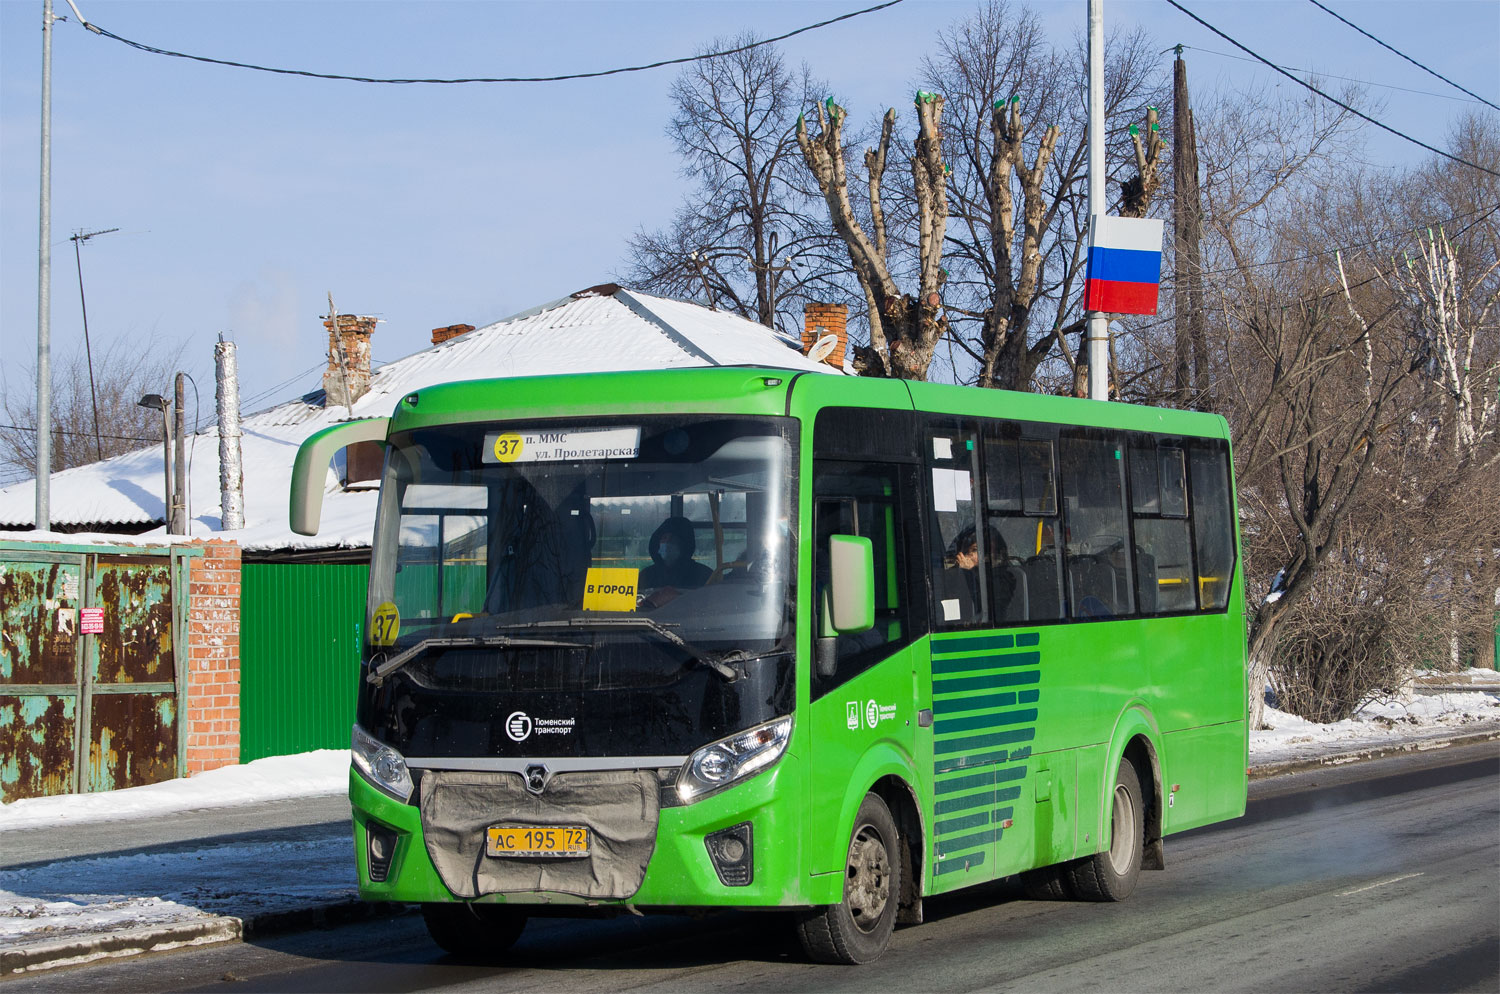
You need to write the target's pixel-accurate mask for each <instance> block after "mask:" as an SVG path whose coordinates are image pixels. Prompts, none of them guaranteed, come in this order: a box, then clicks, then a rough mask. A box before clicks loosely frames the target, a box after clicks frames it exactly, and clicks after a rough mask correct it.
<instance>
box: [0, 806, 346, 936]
mask: <svg viewBox="0 0 1500 994" xmlns="http://www.w3.org/2000/svg"><path fill="white" fill-rule="evenodd" d="M350 849H351V847H350V841H349V836H348V834H347V833H345V832H342V831H341V832H339V833H338V834H337V835H323V836H320V837H317V838H311V839H301V840H297V841H295V842H271V843H256V844H252V845H218V846H215V845H209V846H205V847H204V848H202V849H194V850H188V851H178V852H165V853H151V852H146V853H129V854H124V855H118V856H99V857H96V858H93V859H71V860H63V861H60V862H56V863H47V864H44V865H41V866H28V867H22V868H19V869H10V870H0V948H4V947H5V946H7V945H17V944H20V943H22V942H25V943H28V944H30V943H35V942H53V941H62V940H66V939H69V938H72V937H76V936H79V935H84V934H96V933H100V932H114V931H119V930H123V929H132V928H144V927H150V926H163V925H176V924H182V923H186V922H196V921H203V920H205V919H208V918H212V917H214V916H216V915H233V916H235V917H237V918H244V917H246V916H248V915H255V914H260V913H263V912H274V911H292V910H295V909H297V908H306V907H316V906H319V905H323V904H328V903H333V902H337V901H344V900H353V899H354V897H355V896H356V890H357V881H356V879H355V869H354V860H353V859H352V858H351V855H352V853H351V851H350Z"/></svg>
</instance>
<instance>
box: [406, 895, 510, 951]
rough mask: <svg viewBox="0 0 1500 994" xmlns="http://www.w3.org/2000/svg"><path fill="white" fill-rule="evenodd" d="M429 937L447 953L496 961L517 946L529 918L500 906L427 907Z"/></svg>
mask: <svg viewBox="0 0 1500 994" xmlns="http://www.w3.org/2000/svg"><path fill="white" fill-rule="evenodd" d="M422 921H423V922H424V923H425V924H426V925H427V934H428V935H430V936H432V941H433V942H436V943H437V944H438V945H439V946H441V947H442V948H443V950H444V951H445V952H448V953H452V954H453V955H454V956H459V957H462V958H463V959H472V960H495V959H498V958H499V956H500V954H501V953H503V952H505V951H506V950H507V949H509V948H510V947H511V946H513V945H515V944H516V940H517V939H519V938H520V937H521V930H522V929H524V928H525V927H526V916H525V915H524V914H522V913H521V912H519V911H515V910H513V909H511V908H507V907H505V906H503V905H497V904H424V905H422Z"/></svg>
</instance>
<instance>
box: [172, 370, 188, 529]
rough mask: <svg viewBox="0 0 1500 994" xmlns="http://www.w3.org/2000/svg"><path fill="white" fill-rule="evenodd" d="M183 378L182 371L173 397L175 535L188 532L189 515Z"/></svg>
mask: <svg viewBox="0 0 1500 994" xmlns="http://www.w3.org/2000/svg"><path fill="white" fill-rule="evenodd" d="M183 380H184V377H183V375H182V374H181V373H178V374H177V386H176V390H175V391H174V393H173V397H172V433H173V435H174V436H175V437H174V438H173V440H172V443H173V449H172V478H173V484H172V526H171V529H170V531H171V532H172V534H173V535H186V534H187V533H188V519H187V518H188V516H187V453H186V452H185V451H184V449H185V447H186V441H187V440H186V438H185V437H184V436H186V435H187V428H186V426H185V425H184V423H183V413H184V412H183V408H184V407H185V406H186V403H185V402H184V400H183V386H182V385H183Z"/></svg>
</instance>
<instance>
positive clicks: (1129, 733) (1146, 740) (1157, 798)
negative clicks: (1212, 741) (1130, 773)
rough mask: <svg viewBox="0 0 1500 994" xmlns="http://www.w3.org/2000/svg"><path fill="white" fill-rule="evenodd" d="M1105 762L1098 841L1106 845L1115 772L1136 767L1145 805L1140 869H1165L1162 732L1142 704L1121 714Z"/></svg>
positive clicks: (1101, 783) (1131, 704)
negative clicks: (1123, 765)
mask: <svg viewBox="0 0 1500 994" xmlns="http://www.w3.org/2000/svg"><path fill="white" fill-rule="evenodd" d="M1108 757H1109V758H1108V762H1107V763H1106V764H1105V767H1104V776H1103V777H1102V778H1101V780H1100V784H1099V790H1100V801H1101V803H1100V805H1099V823H1098V839H1099V844H1100V845H1101V846H1102V845H1104V844H1105V840H1106V836H1107V833H1106V832H1105V831H1104V828H1105V826H1106V825H1108V824H1109V823H1110V814H1111V806H1112V805H1113V803H1114V785H1115V783H1114V781H1115V771H1116V770H1117V769H1119V767H1120V763H1121V762H1122V761H1124V762H1129V763H1130V765H1131V766H1133V767H1134V768H1135V772H1136V778H1137V779H1138V780H1139V781H1140V785H1141V793H1142V795H1143V796H1142V798H1141V800H1142V802H1143V803H1144V805H1145V808H1146V810H1145V831H1146V839H1145V849H1144V851H1143V852H1142V854H1141V868H1142V869H1144V870H1160V869H1164V868H1165V867H1166V857H1165V852H1164V849H1163V845H1162V822H1163V809H1162V799H1163V798H1164V797H1166V794H1167V792H1166V790H1165V789H1164V783H1163V779H1162V770H1161V733H1160V730H1159V729H1158V728H1157V725H1156V718H1155V716H1154V715H1153V714H1152V713H1151V711H1150V709H1149V708H1147V707H1146V705H1145V704H1144V703H1143V702H1141V701H1133V702H1131V703H1130V704H1129V705H1127V706H1126V708H1125V709H1124V710H1123V711H1122V712H1121V713H1120V717H1119V719H1118V720H1116V722H1115V729H1114V732H1113V734H1112V735H1111V736H1110V746H1109V753H1108Z"/></svg>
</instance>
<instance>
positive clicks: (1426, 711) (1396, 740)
mask: <svg viewBox="0 0 1500 994" xmlns="http://www.w3.org/2000/svg"><path fill="white" fill-rule="evenodd" d="M1459 675H1461V676H1467V677H1469V679H1468V680H1467V681H1465V682H1467V683H1468V684H1470V685H1472V686H1474V687H1475V690H1465V691H1457V692H1453V691H1450V692H1446V693H1432V692H1430V691H1427V692H1422V693H1415V692H1414V693H1409V694H1403V695H1401V696H1400V697H1398V698H1394V699H1392V700H1387V701H1376V702H1374V703H1371V704H1368V705H1366V706H1365V707H1364V708H1363V709H1361V710H1360V712H1359V713H1358V714H1356V715H1355V716H1354V717H1352V718H1346V719H1345V720H1343V721H1337V722H1334V723H1332V724H1328V725H1319V724H1315V723H1314V722H1311V721H1308V720H1306V719H1305V718H1299V717H1297V716H1296V715H1294V714H1287V713H1286V712H1284V711H1277V710H1276V709H1275V708H1272V707H1267V708H1266V712H1265V719H1264V720H1265V724H1266V725H1267V726H1268V727H1266V728H1263V729H1261V730H1260V731H1255V732H1251V733H1250V763H1251V765H1252V766H1255V765H1262V764H1266V763H1279V762H1284V761H1287V760H1296V759H1316V758H1318V757H1320V756H1326V755H1330V754H1333V753H1339V752H1348V751H1355V750H1362V749H1372V748H1380V747H1382V746H1394V745H1398V744H1400V743H1403V742H1408V743H1418V744H1420V742H1421V741H1422V740H1423V739H1433V738H1443V737H1446V736H1450V735H1454V734H1460V735H1461V734H1464V733H1466V732H1470V731H1474V732H1477V731H1481V730H1483V729H1484V728H1486V727H1488V728H1492V729H1500V673H1497V672H1496V671H1494V670H1473V669H1471V670H1466V671H1464V673H1463V674H1459ZM1481 688H1482V689H1481Z"/></svg>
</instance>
